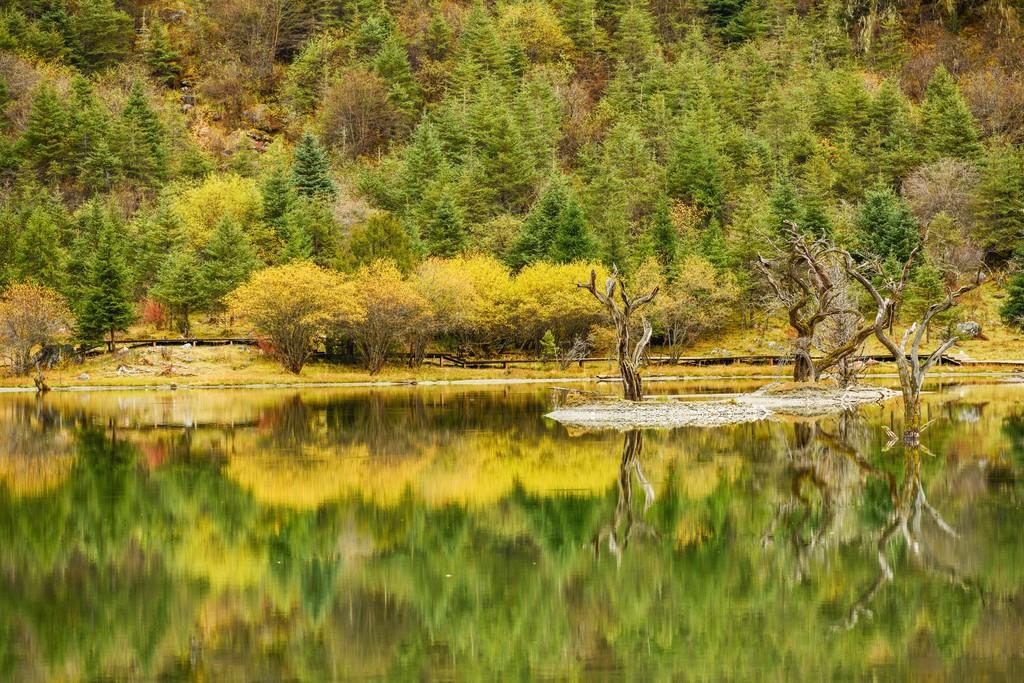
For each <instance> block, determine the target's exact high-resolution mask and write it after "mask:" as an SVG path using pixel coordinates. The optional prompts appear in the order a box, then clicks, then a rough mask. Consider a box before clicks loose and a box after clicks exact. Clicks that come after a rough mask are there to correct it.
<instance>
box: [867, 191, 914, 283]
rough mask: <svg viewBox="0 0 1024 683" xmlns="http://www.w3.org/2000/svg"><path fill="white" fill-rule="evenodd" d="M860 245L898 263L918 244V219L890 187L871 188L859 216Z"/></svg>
mask: <svg viewBox="0 0 1024 683" xmlns="http://www.w3.org/2000/svg"><path fill="white" fill-rule="evenodd" d="M857 231H858V242H859V248H860V249H861V251H862V252H863V253H866V254H873V255H875V256H878V257H879V258H881V259H882V260H883V261H886V260H890V261H894V262H895V263H897V264H902V263H904V262H906V260H907V258H909V257H910V252H911V250H913V248H914V247H915V246H916V245H917V242H918V239H919V231H918V225H917V219H916V218H914V214H913V213H911V211H910V207H908V206H907V203H906V202H905V201H903V199H902V198H901V197H900V196H899V195H897V194H896V193H895V192H893V190H892V188H890V187H887V186H881V187H876V188H875V189H873V190H870V191H869V192H868V193H867V195H866V196H865V198H864V203H863V204H862V205H861V207H860V211H859V212H858V215H857Z"/></svg>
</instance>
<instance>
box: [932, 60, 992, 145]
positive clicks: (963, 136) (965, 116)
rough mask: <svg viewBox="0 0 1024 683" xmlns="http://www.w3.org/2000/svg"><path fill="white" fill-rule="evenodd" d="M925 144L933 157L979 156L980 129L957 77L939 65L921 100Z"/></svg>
mask: <svg viewBox="0 0 1024 683" xmlns="http://www.w3.org/2000/svg"><path fill="white" fill-rule="evenodd" d="M921 134H922V136H923V140H922V142H923V144H924V147H925V149H926V150H927V151H928V152H929V154H930V155H931V157H932V158H939V157H960V158H963V159H972V158H975V157H977V156H978V154H979V153H980V151H981V146H980V144H979V142H978V129H977V126H976V125H975V123H974V117H973V116H972V115H971V110H970V109H969V108H968V107H967V102H965V101H964V98H963V95H961V94H960V89H959V88H958V87H957V85H956V81H955V80H953V77H952V76H951V75H950V73H949V72H948V71H946V67H944V66H941V65H940V66H939V67H938V68H937V69H935V72H934V73H933V74H932V77H931V80H930V81H928V87H927V88H926V89H925V93H924V101H923V102H922V103H921Z"/></svg>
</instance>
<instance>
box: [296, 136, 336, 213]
mask: <svg viewBox="0 0 1024 683" xmlns="http://www.w3.org/2000/svg"><path fill="white" fill-rule="evenodd" d="M292 185H293V186H294V187H295V191H296V192H298V193H299V194H300V195H303V196H306V197H311V198H319V199H325V200H332V199H334V198H335V196H337V194H338V189H337V188H336V187H335V186H334V181H333V180H331V165H330V162H329V161H328V159H327V152H326V151H324V148H323V147H321V146H320V142H319V141H318V140H317V139H316V136H315V135H313V133H311V132H309V131H306V132H305V133H304V134H303V135H302V138H301V139H300V140H299V144H298V146H297V147H296V148H295V154H294V157H293V160H292Z"/></svg>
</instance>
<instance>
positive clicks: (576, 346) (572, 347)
mask: <svg viewBox="0 0 1024 683" xmlns="http://www.w3.org/2000/svg"><path fill="white" fill-rule="evenodd" d="M590 348H591V344H590V340H589V339H586V338H585V337H581V336H579V335H577V336H575V337H573V340H572V343H571V344H563V345H560V346H559V347H558V348H557V349H556V350H555V360H556V361H557V362H558V369H559V370H568V369H569V366H570V365H572V364H573V363H577V362H579V361H581V360H583V359H584V358H586V357H587V354H588V353H590ZM581 367H582V366H581Z"/></svg>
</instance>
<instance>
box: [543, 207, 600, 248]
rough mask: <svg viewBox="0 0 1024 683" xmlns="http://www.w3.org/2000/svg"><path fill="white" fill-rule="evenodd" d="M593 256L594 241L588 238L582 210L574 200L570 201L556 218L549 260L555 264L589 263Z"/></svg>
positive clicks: (588, 232) (588, 231)
mask: <svg viewBox="0 0 1024 683" xmlns="http://www.w3.org/2000/svg"><path fill="white" fill-rule="evenodd" d="M593 256H594V240H593V238H592V237H591V236H590V230H589V228H588V227H587V221H586V219H585V218H584V216H583V210H582V209H581V208H580V205H579V204H578V203H576V201H575V200H574V199H570V200H569V202H568V203H567V204H566V206H565V208H563V209H562V213H561V215H560V216H559V217H558V230H557V231H556V232H555V242H554V244H552V245H551V258H552V260H553V261H555V262H557V263H572V262H574V261H589V260H590V259H591V258H592V257H593Z"/></svg>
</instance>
